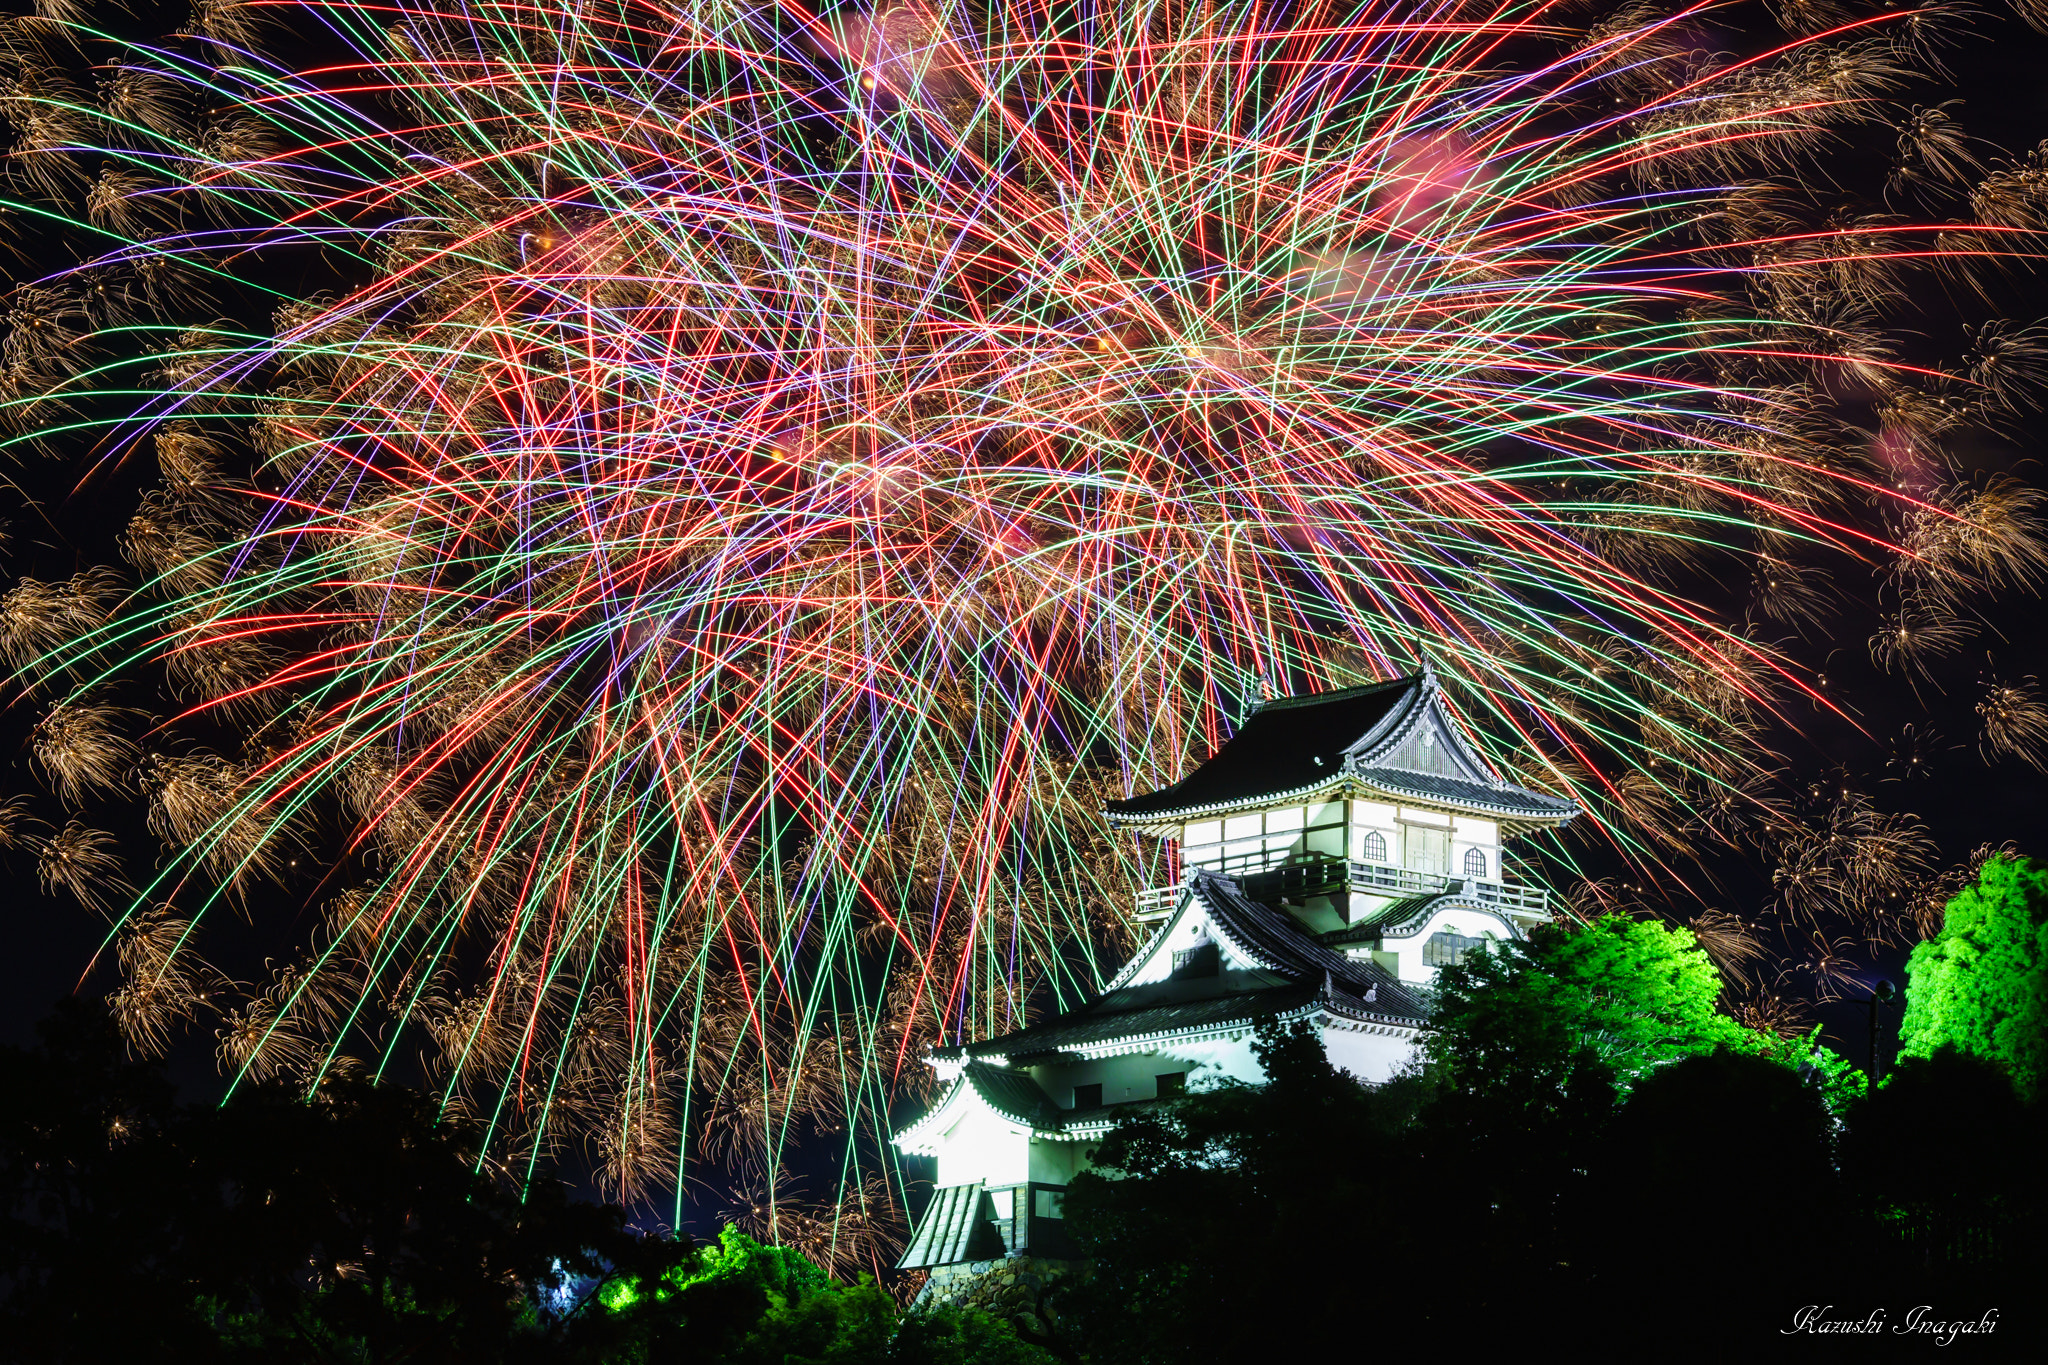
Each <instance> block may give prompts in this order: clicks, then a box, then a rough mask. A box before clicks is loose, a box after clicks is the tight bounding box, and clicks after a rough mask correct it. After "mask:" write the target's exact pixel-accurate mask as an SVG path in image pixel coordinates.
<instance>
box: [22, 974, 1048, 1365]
mask: <svg viewBox="0 0 2048 1365" xmlns="http://www.w3.org/2000/svg"><path fill="white" fill-rule="evenodd" d="M41 1034H42V1039H41V1044H40V1046H38V1047H36V1048H34V1049H27V1050H24V1049H14V1048H9V1049H4V1050H0V1094H5V1095H6V1096H8V1104H7V1105H6V1107H5V1111H4V1116H0V1201H4V1222H0V1359H6V1360H10V1361H22V1362H34V1363H35V1365H56V1363H58V1362H70V1361H77V1362H102V1361H112V1360H135V1361H194V1362H199V1361H208V1362H211V1361H218V1362H243V1361H247V1362H258V1361H263V1362H272V1361H294V1362H327V1361H334V1362H350V1363H351V1365H354V1363H355V1362H364V1363H365V1365H368V1363H371V1362H398V1361H423V1362H424V1361H432V1362H478V1363H479V1365H481V1363H482V1362H492V1363H493V1365H498V1363H500V1362H503V1363H505V1365H511V1363H512V1362H526V1361H533V1362H542V1361H545V1362H563V1363H564V1365H568V1363H571V1362H593V1363H594V1362H604V1363H605V1365H662V1363H663V1362H670V1361H676V1362H683V1361H704V1362H708V1361H718V1362H734V1365H756V1363H758V1365H771V1363H772V1365H784V1362H792V1361H798V1362H815V1365H1049V1361H1048V1357H1046V1356H1045V1355H1044V1354H1043V1353H1042V1352H1040V1351H1038V1350H1036V1349H1034V1348H1032V1347H1029V1346H1027V1345H1025V1344H1023V1343H1020V1342H1018V1341H1017V1340H1016V1339H1015V1337H1014V1336H1013V1335H1012V1333H1011V1331H1010V1329H1009V1328H1008V1327H1007V1326H1006V1325H1004V1324H1003V1323H1000V1322H997V1321H995V1320H993V1319H990V1318H988V1317H985V1316H983V1315H980V1314H975V1313H962V1312H953V1311H936V1312H931V1313H917V1314H904V1313H901V1312H899V1310H898V1308H897V1305H896V1303H895V1301H894V1300H893V1299H892V1298H891V1297H890V1296H889V1295H888V1294H887V1293H885V1292H884V1291H883V1290H881V1289H880V1288H878V1287H876V1286H875V1285H873V1284H872V1283H863V1284H858V1285H850V1286H849V1285H841V1284H835V1283H834V1282H833V1281H831V1280H830V1279H829V1278H828V1277H827V1276H826V1275H825V1274H824V1272H822V1271H820V1270H819V1269H817V1268H816V1267H815V1266H812V1265H811V1264H810V1263H809V1262H807V1261H805V1260H803V1259H802V1258H801V1257H799V1256H797V1255H796V1254H795V1253H793V1252H790V1251H786V1250H784V1249H781V1248H776V1247H763V1246H760V1245H758V1244H756V1243H754V1242H752V1241H751V1240H750V1239H748V1238H746V1237H744V1236H741V1235H739V1234H737V1233H736V1232H733V1231H730V1230H728V1231H727V1232H726V1234H725V1235H724V1236H723V1237H721V1239H720V1240H719V1242H718V1243H717V1244H715V1245H710V1246H699V1245H696V1244H694V1243H693V1242H691V1241H690V1240H689V1239H688V1238H667V1237H662V1236H657V1235H650V1234H643V1233H640V1232H636V1231H634V1230H632V1229H631V1228H629V1227H628V1225H627V1220H626V1215H625V1213H624V1211H623V1210H621V1209H619V1208H617V1207H615V1206H600V1205H596V1204H591V1203H586V1202H580V1201H576V1200H571V1199H569V1198H568V1197H567V1196H566V1193H565V1189H564V1187H563V1186H562V1185H561V1184H560V1183H559V1182H558V1181H555V1180H552V1179H546V1178H543V1179H539V1180H535V1181H532V1182H530V1183H526V1182H520V1181H516V1180H514V1179H512V1178H511V1177H510V1174H509V1173H507V1172H504V1171H500V1170H496V1169H493V1168H492V1167H491V1166H490V1164H489V1163H487V1162H482V1161H480V1160H479V1152H480V1148H479V1144H478V1139H479V1136H480V1135H479V1134H478V1133H476V1132H475V1131H474V1130H473V1129H471V1128H469V1127H467V1126H465V1125H463V1124H460V1123H457V1122H453V1121H450V1120H448V1119H447V1118H445V1117H444V1116H443V1115H441V1114H440V1113H439V1112H438V1106H437V1105H436V1104H435V1103H434V1101H433V1100H432V1098H431V1097H429V1096H426V1095H423V1094H422V1093H420V1092H419V1091H417V1090H412V1089H409V1088H406V1087H403V1086H376V1085H370V1084H367V1083H365V1082H362V1081H357V1080H349V1079H339V1080H335V1081H331V1082H329V1083H327V1084H325V1085H323V1086H322V1087H321V1088H320V1090H319V1092H318V1093H317V1094H316V1095H315V1096H314V1097H313V1099H312V1101H311V1102H307V1101H306V1100H305V1099H304V1098H303V1097H301V1096H298V1095H294V1094H289V1093H286V1092H283V1091H278V1090H269V1089H262V1088H254V1089H251V1090H249V1091H247V1092H246V1093H244V1094H242V1095H240V1096H238V1097H237V1098H236V1099H235V1100H234V1102H232V1103H230V1104H228V1105H226V1106H223V1107H219V1108H213V1107H184V1106H179V1105H177V1104H175V1103H174V1102H173V1096H172V1092H171V1088H170V1086H169V1084H168V1083H167V1082H166V1081H165V1079H164V1077H163V1074H162V1071H161V1068H160V1067H159V1066H158V1065H156V1064H154V1063H140V1062H133V1061H130V1060H127V1058H126V1057H125V1055H124V1052H123V1044H122V1042H121V1040H120V1038H119V1036H118V1034H117V1033H116V1032H115V1030H114V1028H113V1026H112V1024H111V1022H109V1021H108V1020H107V1019H106V1017H105V1015H104V1013H103V1012H101V1011H99V1010H96V1009H94V1008H93V1007H91V1006H88V1005H85V1004H83V1003H81V1002H76V1001H73V1002H67V1003H66V1004H64V1005H62V1006H60V1007H59V1009H58V1011H57V1012H56V1014H55V1015H54V1016H53V1017H52V1018H51V1019H50V1020H48V1021H47V1022H46V1023H45V1024H44V1025H43V1027H42V1030H41Z"/></svg>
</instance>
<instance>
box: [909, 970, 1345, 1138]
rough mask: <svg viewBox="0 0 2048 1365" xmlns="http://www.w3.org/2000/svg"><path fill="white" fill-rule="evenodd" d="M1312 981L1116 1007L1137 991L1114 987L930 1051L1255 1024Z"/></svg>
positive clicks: (1066, 1047)
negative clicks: (1020, 1025)
mask: <svg viewBox="0 0 2048 1365" xmlns="http://www.w3.org/2000/svg"><path fill="white" fill-rule="evenodd" d="M1317 984H1318V983H1316V982H1302V983H1296V984H1291V985H1285V986H1276V987H1272V988H1269V989H1267V990H1262V991H1243V992H1240V993H1238V994H1235V995H1216V996H1211V997H1209V998H1208V999H1206V1000H1186V1001H1181V1002H1179V1003H1177V1004H1167V1005H1146V1006H1141V1007H1139V1008H1136V1009H1118V1008H1116V1005H1117V1002H1118V999H1119V997H1126V996H1130V995H1134V994H1136V992H1131V991H1117V992H1114V993H1112V994H1110V995H1106V996H1103V997H1102V998H1100V999H1098V1000H1095V1001H1093V1002H1091V1003H1089V1004H1087V1005H1083V1006H1082V1007H1081V1008H1080V1009H1078V1010H1075V1011H1073V1012H1071V1013H1068V1014H1063V1015H1061V1016H1059V1017H1058V1018H1056V1019H1051V1020H1048V1021H1046V1022H1045V1023H1043V1024H1038V1025H1036V1026H1034V1027H1032V1028H1028V1029H1023V1030H1020V1031H1019V1032H1016V1033H1010V1034H1005V1035H1004V1036H1002V1037H1000V1038H990V1039H987V1040H985V1041H983V1042H979V1043H968V1044H967V1045H966V1046H964V1047H951V1048H940V1049H939V1050H938V1051H937V1052H936V1053H935V1054H934V1055H936V1056H940V1057H946V1056H953V1057H958V1056H962V1055H964V1056H967V1057H1009V1058H1013V1059H1014V1058H1019V1057H1033V1056H1038V1055H1040V1054H1043V1053H1048V1052H1068V1051H1072V1050H1073V1049H1075V1048H1080V1047H1087V1046H1088V1045H1089V1044H1091V1043H1106V1042H1113V1041H1115V1040H1116V1039H1118V1038H1142V1037H1148V1036H1151V1035H1155V1034H1162V1033H1180V1032H1184V1031H1186V1030H1189V1029H1198V1028H1216V1027H1222V1026H1224V1025H1227V1024H1238V1023H1247V1024H1248V1023H1256V1022H1258V1021H1260V1020H1262V1019H1268V1018H1271V1017H1273V1016H1274V1015H1277V1014H1284V1013H1286V1012H1287V1011H1289V1010H1294V1009H1299V1008H1301V1007H1302V1006H1304V1005H1306V1004H1308V1003H1309V1002H1310V1001H1312V1000H1314V999H1315V997H1316V988H1317ZM968 1069H969V1070H970V1071H975V1070H980V1071H994V1070H996V1068H994V1067H990V1066H985V1065H981V1064H978V1063H970V1064H969V1067H968ZM977 1088H978V1087H977ZM1035 1088H1036V1087H1034V1089H1035ZM1041 1093H1043V1092H1041ZM1060 1117H1066V1116H1065V1115H1062V1116H1060ZM1020 1121H1021V1120H1020ZM1044 1126H1046V1127H1057V1126H1058V1120H1057V1119H1055V1121H1054V1122H1053V1123H1051V1124H1047V1125H1044Z"/></svg>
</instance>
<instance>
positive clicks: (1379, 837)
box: [1364, 830, 1387, 863]
mask: <svg viewBox="0 0 2048 1365" xmlns="http://www.w3.org/2000/svg"><path fill="white" fill-rule="evenodd" d="M1364 852H1365V861H1366V862H1369V863H1383V862H1385V861H1386V860H1387V836H1386V835H1384V834H1382V833H1380V832H1379V831H1378V830H1370V831H1368V832H1367V834H1366V836H1365V849H1364Z"/></svg>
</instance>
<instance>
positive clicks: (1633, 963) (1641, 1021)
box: [1426, 915, 1782, 1091]
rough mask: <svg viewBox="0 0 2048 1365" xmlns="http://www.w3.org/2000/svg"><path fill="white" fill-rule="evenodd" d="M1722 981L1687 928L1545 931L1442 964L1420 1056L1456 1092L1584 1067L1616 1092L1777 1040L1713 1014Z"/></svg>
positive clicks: (1605, 923)
mask: <svg viewBox="0 0 2048 1365" xmlns="http://www.w3.org/2000/svg"><path fill="white" fill-rule="evenodd" d="M1720 995H1721V974H1720V972H1719V971H1717V970H1716V969H1715V967H1714V964H1713V961H1712V959H1710V958H1709V957H1708V956H1707V955H1706V953H1705V951H1704V950H1702V949H1701V948H1700V947H1699V946H1698V944H1697V943H1696V942H1695V941H1694V938H1693V935H1692V931H1691V930H1689V929H1670V928H1666V927H1665V926H1663V925H1661V924H1655V923H1651V922H1649V921H1646V920H1632V919H1625V918H1623V917H1621V916H1619V915H1606V916H1603V917H1602V918H1600V919H1597V920H1595V921H1594V922H1593V923H1591V924H1588V925H1585V926H1584V927H1582V928H1577V929H1569V930H1568V929H1564V928H1562V927H1558V926H1548V925H1546V926H1544V927H1542V928H1539V929H1537V930H1536V931H1535V932H1533V933H1532V934H1530V936H1529V939H1528V941H1527V942H1524V943H1502V944H1497V945H1495V946H1494V947H1493V948H1492V949H1491V950H1489V951H1487V952H1483V953H1479V954H1475V955H1474V956H1472V957H1470V958H1468V959H1467V960H1466V961H1464V962H1463V963H1460V964H1458V965H1456V966H1452V967H1447V968H1445V969H1444V972H1443V975H1442V977H1441V978H1440V980H1439V982H1438V989H1437V1002H1436V1009H1435V1010H1434V1011H1433V1013H1432V1016H1431V1019H1430V1029H1431V1031H1430V1034H1429V1040H1428V1042H1427V1044H1426V1055H1427V1056H1428V1059H1429V1061H1430V1064H1431V1066H1432V1067H1434V1068H1439V1069H1440V1070H1441V1071H1442V1072H1443V1079H1444V1080H1446V1081H1449V1082H1450V1083H1452V1084H1455V1085H1457V1086H1460V1087H1462V1088H1465V1089H1468V1090H1470V1089H1485V1088H1488V1087H1490V1086H1492V1085H1494V1084H1496V1083H1507V1084H1516V1085H1524V1086H1526V1085H1529V1084H1531V1083H1534V1084H1536V1085H1538V1087H1539V1088H1553V1087H1554V1088H1555V1089H1557V1090H1559V1091H1563V1090H1565V1089H1569V1088H1570V1087H1569V1085H1568V1084H1567V1077H1568V1075H1570V1074H1572V1073H1576V1072H1579V1071H1583V1070H1586V1069H1588V1068H1593V1069H1598V1070H1603V1071H1605V1072H1607V1073H1609V1074H1610V1075H1611V1077H1612V1079H1613V1081H1614V1083H1615V1084H1616V1085H1618V1086H1619V1087H1620V1088H1622V1089H1624V1090H1626V1089H1627V1088H1628V1087H1629V1086H1631V1085H1633V1084H1634V1083H1635V1082H1636V1081H1637V1080H1640V1079H1641V1078H1642V1077H1644V1076H1646V1075H1648V1074H1649V1073H1650V1072H1652V1071H1654V1070H1656V1069H1657V1068H1658V1067H1660V1066H1663V1065H1664V1064H1665V1063H1667V1062H1674V1061H1677V1060H1678V1059H1679V1058H1681V1057H1691V1056H1696V1055H1699V1054H1702V1053H1710V1052H1713V1051H1715V1050H1716V1049H1718V1048H1727V1049H1730V1050H1732V1051H1736V1052H1765V1051H1772V1050H1776V1049H1778V1048H1780V1047H1781V1046H1782V1045H1781V1044H1780V1043H1779V1042H1778V1040H1776V1039H1773V1038H1769V1037H1767V1036H1765V1035H1763V1034H1759V1033H1756V1032H1754V1031H1753V1030H1751V1029H1747V1028H1745V1027H1743V1026H1742V1025H1741V1024H1739V1023H1737V1022H1736V1021H1735V1020H1733V1019H1731V1018H1729V1017H1728V1016H1727V1015H1725V1014H1723V1013H1721V1012H1720V1010H1719V1008H1718V1007H1717V1004H1716V1002H1717V1001H1718V1000H1719V999H1720Z"/></svg>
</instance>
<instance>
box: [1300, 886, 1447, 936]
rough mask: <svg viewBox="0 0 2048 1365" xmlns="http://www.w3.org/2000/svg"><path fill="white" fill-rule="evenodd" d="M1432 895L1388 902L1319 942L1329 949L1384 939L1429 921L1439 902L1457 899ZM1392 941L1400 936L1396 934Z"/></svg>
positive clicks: (1441, 893)
mask: <svg viewBox="0 0 2048 1365" xmlns="http://www.w3.org/2000/svg"><path fill="white" fill-rule="evenodd" d="M1457 899H1459V898H1458V897H1456V896H1446V895H1445V894H1444V893H1443V892H1440V891H1439V892H1436V893H1434V894H1432V895H1428V896H1410V897H1408V898H1407V899H1406V900H1398V901H1390V902H1388V903H1387V904H1385V905H1382V906H1381V907H1380V908H1379V909H1377V910H1375V911H1373V912H1372V913H1371V914H1369V915H1367V916H1365V917H1364V918H1362V919H1356V920H1353V921H1352V922H1351V923H1350V924H1347V925H1345V926H1344V927H1343V928H1342V929H1338V930H1334V931H1333V932H1331V933H1327V934H1324V935H1322V936H1321V941H1322V942H1323V943H1325V944H1329V945H1331V946H1333V947H1336V946H1342V945H1344V944H1347V943H1366V942H1370V941H1372V940H1374V939H1379V938H1384V937H1385V936H1386V935H1387V934H1388V933H1389V932H1390V931H1393V930H1396V929H1399V928H1403V927H1407V926H1409V925H1410V924H1411V922H1413V923H1416V924H1419V923H1420V921H1422V920H1425V919H1427V918H1429V915H1430V913H1431V907H1432V906H1434V905H1435V904H1436V903H1437V902H1438V901H1441V900H1457ZM1394 936H1395V937H1396V938H1399V937H1401V935H1399V934H1398V933H1397V934H1395V935H1394Z"/></svg>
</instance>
